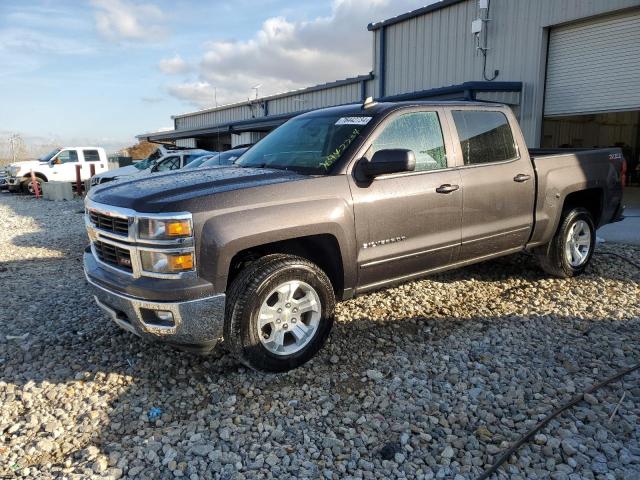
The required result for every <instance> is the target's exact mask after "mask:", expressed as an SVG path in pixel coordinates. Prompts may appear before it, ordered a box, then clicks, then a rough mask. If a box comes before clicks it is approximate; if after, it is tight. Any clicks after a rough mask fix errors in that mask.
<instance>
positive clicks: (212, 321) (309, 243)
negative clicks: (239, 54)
mask: <svg viewBox="0 0 640 480" xmlns="http://www.w3.org/2000/svg"><path fill="white" fill-rule="evenodd" d="M622 169H623V161H622V155H621V152H620V149H617V148H610V149H599V150H582V151H571V152H569V153H563V152H562V151H550V152H546V154H543V153H542V152H536V151H532V152H529V150H528V149H527V146H526V145H525V142H524V139H523V136H522V133H521V132H520V129H519V127H518V123H517V121H516V118H515V117H514V115H513V113H512V112H511V110H510V109H509V108H508V107H506V106H500V105H496V104H483V103H474V102H458V103H455V102H453V103H448V102H415V103H379V104H376V103H374V102H366V103H365V104H364V105H362V106H360V105H349V106H340V107H333V108H327V109H322V110H317V111H314V112H310V113H306V114H303V115H300V116H298V117H296V118H293V119H291V120H289V121H288V122H287V123H285V124H284V125H282V126H281V127H279V128H277V129H276V130H274V131H273V132H271V133H270V134H269V135H268V136H267V137H265V138H264V139H262V140H261V141H260V142H259V143H258V144H256V145H255V146H254V147H252V148H251V149H250V150H249V151H247V152H246V153H245V154H244V155H243V156H242V157H241V158H240V159H239V160H238V161H237V162H236V163H235V164H234V165H233V166H231V167H226V168H212V169H196V170H185V171H182V172H176V173H173V174H171V176H170V178H169V176H168V175H151V176H147V177H145V178H141V179H139V180H131V181H123V182H114V183H113V184H110V185H105V186H104V187H103V188H100V189H96V190H91V191H90V192H89V195H88V198H87V199H86V211H87V214H86V225H87V230H88V233H89V238H90V240H91V245H90V246H89V247H88V248H87V250H86V251H85V254H84V269H85V272H86V276H87V279H88V281H89V283H90V284H91V286H92V290H93V293H94V295H95V297H96V299H97V301H98V305H100V307H102V309H103V310H105V311H106V312H108V314H109V315H110V317H111V318H112V319H113V321H115V322H116V323H117V324H118V325H120V326H121V327H122V328H125V329H127V330H129V331H131V332H133V333H135V334H136V335H140V336H141V337H145V338H148V339H157V340H161V341H164V342H168V343H171V344H175V345H177V346H180V347H184V348H191V349H197V350H200V351H203V352H206V351H209V350H211V349H212V348H213V346H214V345H215V344H216V342H218V341H219V340H220V339H221V338H222V339H223V340H224V342H225V345H226V348H227V349H228V350H229V351H231V352H232V353H233V354H234V355H236V356H237V358H239V359H240V360H241V361H243V362H244V363H246V364H247V365H249V366H250V367H252V368H255V369H259V370H267V371H284V370H288V369H291V368H295V367H297V366H299V365H301V364H303V363H304V362H306V361H307V360H309V359H310V358H311V357H312V356H313V355H315V353H316V352H317V351H318V350H319V349H320V348H321V347H322V345H323V343H324V341H325V340H326V338H327V336H328V335H329V332H330V330H331V327H332V324H333V315H334V306H335V302H336V301H337V300H342V299H349V298H352V297H353V296H355V295H359V294H361V293H365V292H369V291H372V290H375V289H380V288H383V287H387V286H389V285H393V284H397V283H401V282H406V281H408V280H412V279H415V278H420V277H423V276H424V275H427V274H430V273H434V272H441V271H443V270H449V269H454V268H458V267H462V266H465V265H469V264H472V263H477V262H481V261H484V260H487V259H491V258H496V257H500V256H503V255H509V254H513V253H516V252H521V251H524V250H526V251H531V252H533V253H534V254H535V255H537V256H538V258H539V259H540V262H541V265H542V268H543V269H544V270H545V271H547V272H548V273H550V274H552V275H555V276H558V277H572V276H574V275H579V274H580V273H582V272H583V271H584V270H585V268H586V267H587V265H588V263H589V261H590V259H591V256H592V254H593V250H594V246H595V239H596V235H595V230H596V229H597V228H598V227H599V226H601V225H604V224H606V223H609V222H614V221H617V220H619V219H621V218H622V212H623V207H622V204H621V200H622V185H621V178H622Z"/></svg>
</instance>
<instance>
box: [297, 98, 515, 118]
mask: <svg viewBox="0 0 640 480" xmlns="http://www.w3.org/2000/svg"><path fill="white" fill-rule="evenodd" d="M420 105H424V106H433V107H451V106H460V107H469V106H484V107H488V106H490V107H494V108H495V107H502V106H503V105H502V104H500V103H491V102H476V101H465V100H419V101H403V102H373V103H371V104H369V105H368V106H366V107H364V106H363V104H362V103H351V104H349V105H339V106H336V107H326V108H321V109H318V110H313V111H311V112H307V113H303V114H302V115H300V117H311V116H314V115H324V114H327V113H331V114H338V115H377V114H379V113H383V112H386V111H389V110H395V109H397V108H401V107H412V106H420Z"/></svg>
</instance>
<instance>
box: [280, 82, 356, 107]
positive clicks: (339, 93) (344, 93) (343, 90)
mask: <svg viewBox="0 0 640 480" xmlns="http://www.w3.org/2000/svg"><path fill="white" fill-rule="evenodd" d="M360 88H361V87H360V82H355V83H351V84H347V85H340V86H338V87H331V88H326V89H322V90H316V91H313V92H306V93H305V92H300V93H298V94H296V93H295V92H294V93H292V94H291V95H288V96H286V97H281V98H276V99H274V100H269V115H281V114H285V113H293V112H300V111H303V110H311V109H314V108H322V107H332V106H334V105H342V104H345V103H352V102H359V101H360V93H361V92H360Z"/></svg>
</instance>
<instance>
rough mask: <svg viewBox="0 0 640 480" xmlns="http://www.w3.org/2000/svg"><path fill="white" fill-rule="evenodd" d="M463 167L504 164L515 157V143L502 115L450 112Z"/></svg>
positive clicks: (499, 113) (466, 111) (480, 112)
mask: <svg viewBox="0 0 640 480" xmlns="http://www.w3.org/2000/svg"><path fill="white" fill-rule="evenodd" d="M452 114H453V121H454V122H455V124H456V129H457V130H458V137H460V146H461V147H462V156H463V158H464V164H465V165H477V164H481V163H492V162H504V161H505V160H512V159H514V158H516V156H517V155H518V154H517V151H516V143H515V141H514V139H513V133H512V132H511V127H510V126H509V122H508V120H507V117H506V116H505V115H504V114H503V113H501V112H482V111H474V110H457V111H453V112H452Z"/></svg>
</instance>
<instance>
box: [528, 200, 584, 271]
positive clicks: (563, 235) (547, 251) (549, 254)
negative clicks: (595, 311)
mask: <svg viewBox="0 0 640 480" xmlns="http://www.w3.org/2000/svg"><path fill="white" fill-rule="evenodd" d="M578 221H584V222H585V223H586V224H587V226H588V229H589V233H590V235H591V238H590V244H589V250H588V254H587V257H586V259H585V260H584V261H583V262H582V263H580V264H579V265H577V266H574V265H571V263H570V262H569V260H568V258H567V256H566V255H565V244H566V239H567V236H568V234H569V231H570V229H571V228H572V227H573V225H575V224H576V222H578ZM595 245H596V229H595V224H594V221H593V217H592V216H591V213H590V212H589V211H588V210H587V209H586V208H581V207H578V208H573V209H571V210H566V211H565V212H564V213H563V215H562V218H561V219H560V225H558V230H557V231H556V233H555V235H554V236H553V238H552V239H551V241H550V242H549V243H548V244H547V245H545V246H544V247H542V248H540V249H539V250H537V252H536V253H537V256H538V261H539V262H540V266H541V267H542V269H543V270H544V271H545V272H547V273H549V274H551V275H553V276H556V277H560V278H569V277H575V276H577V275H580V274H581V273H583V272H584V271H585V269H586V268H587V265H589V262H590V261H591V257H592V256H593V251H594V248H595Z"/></svg>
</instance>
